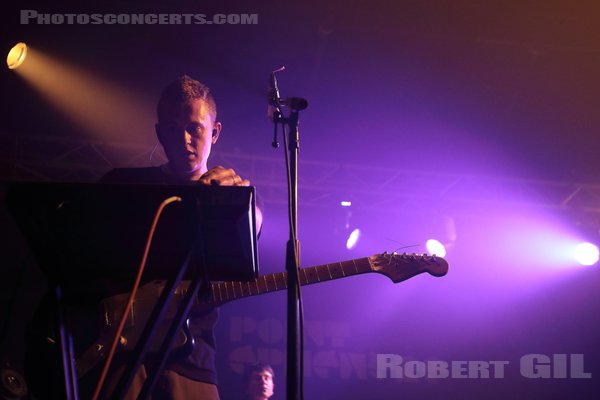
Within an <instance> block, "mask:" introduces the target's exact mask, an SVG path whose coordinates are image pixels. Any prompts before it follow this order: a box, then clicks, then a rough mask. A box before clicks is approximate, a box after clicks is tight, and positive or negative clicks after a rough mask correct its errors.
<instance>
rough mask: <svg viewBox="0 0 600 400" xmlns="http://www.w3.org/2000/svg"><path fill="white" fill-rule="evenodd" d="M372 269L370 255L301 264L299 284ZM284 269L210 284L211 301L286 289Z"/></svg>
mask: <svg viewBox="0 0 600 400" xmlns="http://www.w3.org/2000/svg"><path fill="white" fill-rule="evenodd" d="M368 272H373V267H372V265H371V261H370V259H369V257H364V258H357V259H354V260H348V261H342V262H337V263H332V264H324V265H317V266H315V267H308V268H300V270H299V276H298V278H299V280H300V285H302V286H304V285H310V284H312V283H318V282H324V281H330V280H334V279H340V278H345V277H347V276H352V275H358V274H366V273H368ZM287 278H288V276H287V272H279V273H275V274H269V275H263V276H261V277H259V278H257V279H256V280H254V281H250V282H240V281H230V282H221V283H213V284H212V297H211V301H210V303H213V304H215V305H217V304H223V303H226V302H229V301H232V300H236V299H241V298H244V297H250V296H256V295H259V294H263V293H269V292H276V291H278V290H284V289H287V282H288V279H287Z"/></svg>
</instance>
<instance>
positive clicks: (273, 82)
mask: <svg viewBox="0 0 600 400" xmlns="http://www.w3.org/2000/svg"><path fill="white" fill-rule="evenodd" d="M284 69H285V67H281V68H279V69H276V70H275V71H271V75H269V89H268V91H267V99H268V106H267V116H268V117H269V120H271V121H272V120H273V114H275V111H279V112H280V113H281V110H280V101H281V99H280V98H279V88H278V87H277V78H276V77H275V73H276V72H279V71H283V70H284Z"/></svg>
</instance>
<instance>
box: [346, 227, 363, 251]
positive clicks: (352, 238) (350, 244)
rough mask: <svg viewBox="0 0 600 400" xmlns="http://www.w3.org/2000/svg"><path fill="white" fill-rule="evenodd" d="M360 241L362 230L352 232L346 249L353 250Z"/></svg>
mask: <svg viewBox="0 0 600 400" xmlns="http://www.w3.org/2000/svg"><path fill="white" fill-rule="evenodd" d="M358 239H360V229H358V228H356V229H354V230H353V231H352V232H350V235H348V239H347V240H346V249H348V250H352V249H353V248H354V247H355V246H356V244H357V243H358Z"/></svg>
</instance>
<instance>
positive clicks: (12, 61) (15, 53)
mask: <svg viewBox="0 0 600 400" xmlns="http://www.w3.org/2000/svg"><path fill="white" fill-rule="evenodd" d="M26 56H27V45H26V44H25V43H23V42H19V43H17V44H15V45H14V46H13V48H12V49H10V51H9V52H8V56H7V57H6V65H8V68H10V69H15V68H17V67H18V66H19V65H21V64H23V61H25V57H26Z"/></svg>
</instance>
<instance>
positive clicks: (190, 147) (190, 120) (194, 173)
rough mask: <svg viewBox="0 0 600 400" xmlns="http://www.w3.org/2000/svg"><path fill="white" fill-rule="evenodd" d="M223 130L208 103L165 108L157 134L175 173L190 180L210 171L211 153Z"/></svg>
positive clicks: (157, 127) (166, 106) (157, 125)
mask: <svg viewBox="0 0 600 400" xmlns="http://www.w3.org/2000/svg"><path fill="white" fill-rule="evenodd" d="M213 130H215V132H214V133H215V134H214V135H213ZM220 130H221V124H220V123H218V122H217V123H216V124H213V120H212V115H211V112H210V108H209V106H208V104H207V103H206V102H205V101H204V100H201V99H197V100H191V101H188V102H185V103H181V104H169V105H165V106H164V107H162V108H161V110H160V111H159V115H158V124H156V133H157V135H158V140H159V141H160V143H161V144H162V146H163V148H164V149H165V153H166V155H167V158H168V159H169V167H170V168H171V172H172V173H174V174H175V175H177V176H179V177H182V178H185V179H188V180H196V179H198V178H199V177H200V176H202V174H204V173H205V172H206V171H207V167H206V162H207V161H208V156H209V155H210V149H211V147H212V145H213V144H215V143H216V141H217V139H218V137H219V132H220Z"/></svg>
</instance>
